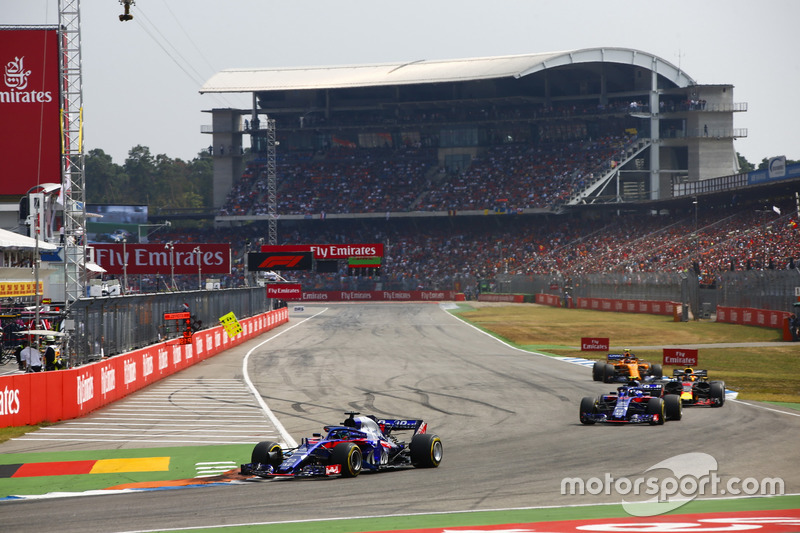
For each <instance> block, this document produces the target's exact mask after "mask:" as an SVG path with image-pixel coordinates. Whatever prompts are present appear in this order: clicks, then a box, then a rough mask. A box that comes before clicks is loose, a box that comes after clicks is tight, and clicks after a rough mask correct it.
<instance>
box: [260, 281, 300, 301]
mask: <svg viewBox="0 0 800 533" xmlns="http://www.w3.org/2000/svg"><path fill="white" fill-rule="evenodd" d="M267 298H279V299H281V300H302V299H303V287H302V286H301V285H300V284H299V283H269V284H267Z"/></svg>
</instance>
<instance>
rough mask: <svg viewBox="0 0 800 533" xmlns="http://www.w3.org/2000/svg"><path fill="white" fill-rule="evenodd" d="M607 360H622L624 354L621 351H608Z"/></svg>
mask: <svg viewBox="0 0 800 533" xmlns="http://www.w3.org/2000/svg"><path fill="white" fill-rule="evenodd" d="M606 359H607V360H608V361H622V360H623V359H625V356H624V355H623V354H621V353H610V354H608V355H607V356H606Z"/></svg>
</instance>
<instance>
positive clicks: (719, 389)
mask: <svg viewBox="0 0 800 533" xmlns="http://www.w3.org/2000/svg"><path fill="white" fill-rule="evenodd" d="M710 385H711V390H709V392H708V397H709V398H711V399H712V400H715V401H712V402H711V407H722V404H724V403H725V384H724V383H723V382H721V381H712V382H711V383H710Z"/></svg>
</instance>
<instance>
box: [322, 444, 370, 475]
mask: <svg viewBox="0 0 800 533" xmlns="http://www.w3.org/2000/svg"><path fill="white" fill-rule="evenodd" d="M362 460H363V458H362V455H361V448H359V447H358V446H357V445H356V444H354V443H352V442H342V443H340V444H337V445H336V446H335V447H334V448H333V452H332V453H331V459H330V464H332V465H341V466H342V477H356V476H357V475H358V474H360V473H361V467H362V464H363V463H362Z"/></svg>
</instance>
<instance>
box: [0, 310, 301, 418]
mask: <svg viewBox="0 0 800 533" xmlns="http://www.w3.org/2000/svg"><path fill="white" fill-rule="evenodd" d="M288 321H289V311H288V309H286V308H282V309H276V310H274V311H269V312H267V313H263V314H261V315H258V316H254V317H248V318H245V319H242V320H241V325H242V331H243V334H242V335H237V336H236V337H233V338H232V337H229V336H228V335H227V334H226V332H225V331H224V329H223V327H222V326H215V327H213V328H209V329H204V330H201V331H198V332H196V333H195V334H194V335H192V338H191V343H190V344H182V343H179V342H178V339H172V340H169V341H166V342H162V343H159V344H155V345H153V346H148V347H146V348H141V349H139V350H134V351H133V352H128V353H125V354H120V355H117V356H114V357H112V358H110V359H104V360H102V361H98V362H96V363H91V364H88V365H84V366H80V367H77V368H71V369H68V370H57V371H53V372H40V373H30V374H17V375H10V376H0V427H8V426H24V425H29V424H37V423H39V422H42V421H45V420H47V421H51V422H55V421H58V420H65V419H69V418H77V417H80V416H83V415H86V414H87V413H90V412H92V411H94V410H95V409H98V408H99V407H102V406H104V405H108V404H110V403H112V402H114V401H116V400H118V399H120V398H122V397H124V396H127V395H128V394H131V393H133V392H135V391H137V390H139V389H141V388H143V387H146V386H147V385H150V384H151V383H153V382H155V381H158V380H159V379H161V378H164V377H166V376H169V375H171V374H174V373H175V372H178V371H180V370H183V369H184V368H187V367H189V366H191V365H194V364H195V363H198V362H200V361H202V360H204V359H206V358H208V357H211V356H213V355H216V354H217V353H219V352H221V351H223V350H227V349H228V348H231V347H233V346H236V345H238V344H240V343H242V342H244V341H246V340H249V339H251V338H253V337H255V336H256V335H259V334H261V333H263V332H265V331H269V330H271V329H273V328H275V327H276V326H278V325H280V324H284V323H286V322H288Z"/></svg>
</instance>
